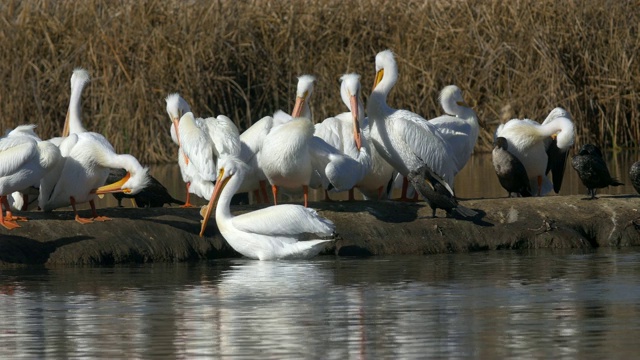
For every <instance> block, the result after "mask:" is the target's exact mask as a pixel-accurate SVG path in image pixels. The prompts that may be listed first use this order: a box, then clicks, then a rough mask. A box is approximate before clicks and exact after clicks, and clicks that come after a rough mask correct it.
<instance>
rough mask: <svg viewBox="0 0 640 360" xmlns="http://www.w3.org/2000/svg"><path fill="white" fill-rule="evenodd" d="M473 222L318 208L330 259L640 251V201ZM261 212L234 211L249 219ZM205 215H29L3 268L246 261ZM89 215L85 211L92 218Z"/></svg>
mask: <svg viewBox="0 0 640 360" xmlns="http://www.w3.org/2000/svg"><path fill="white" fill-rule="evenodd" d="M461 204H463V205H464V206H466V207H469V208H471V209H474V210H476V211H478V213H479V215H478V216H477V217H475V218H473V219H471V220H463V219H455V218H445V217H444V216H445V214H444V212H442V211H440V210H439V211H438V214H437V215H438V216H439V217H438V218H435V219H434V218H431V208H430V207H429V206H427V205H426V204H425V203H424V202H418V203H403V202H396V201H382V202H364V201H357V202H315V203H311V204H310V206H311V207H313V208H315V209H317V210H318V212H319V213H320V214H321V215H322V216H325V217H326V218H328V219H331V220H332V221H333V222H334V223H335V224H336V229H337V236H336V240H335V242H333V243H331V245H328V246H327V250H326V251H325V252H324V255H338V256H371V255H400V254H413V255H415V254H434V253H455V252H469V251H484V250H501V249H535V248H584V249H588V248H597V247H627V246H638V245H640V214H639V213H638V208H640V197H637V196H607V195H603V196H602V197H601V198H600V199H598V200H584V196H548V197H543V198H499V199H473V200H461ZM259 207H261V206H258V205H249V206H234V207H233V208H232V210H233V211H234V213H237V214H239V213H242V212H246V211H251V210H254V209H257V208H259ZM199 210H200V209H199V208H190V209H183V208H178V207H172V208H168V207H165V208H146V209H145V208H139V209H133V208H108V209H101V210H100V214H101V215H105V216H108V217H111V218H112V221H108V222H94V223H92V224H87V225H81V224H79V223H77V222H75V221H74V219H73V213H72V212H70V211H55V212H53V213H48V214H45V213H42V212H27V213H20V214H19V215H26V216H27V217H28V218H29V219H30V220H29V221H28V222H21V223H20V225H21V226H22V227H21V228H19V229H15V230H12V231H8V230H6V229H4V228H0V265H4V266H12V265H20V264H47V265H56V264H92V265H109V264H118V263H143V262H181V261H197V260H204V259H215V258H221V257H239V256H240V255H239V254H238V253H236V252H235V251H234V250H233V249H232V248H231V247H229V245H228V244H227V243H226V242H225V241H224V239H223V238H222V236H221V235H220V234H219V233H218V231H217V228H216V225H215V221H210V222H209V226H208V229H207V231H206V233H205V237H203V238H201V237H199V236H198V233H199V229H200V220H201V217H200V214H199ZM87 212H88V211H84V212H81V213H82V215H83V216H87V215H88V214H86V213H87Z"/></svg>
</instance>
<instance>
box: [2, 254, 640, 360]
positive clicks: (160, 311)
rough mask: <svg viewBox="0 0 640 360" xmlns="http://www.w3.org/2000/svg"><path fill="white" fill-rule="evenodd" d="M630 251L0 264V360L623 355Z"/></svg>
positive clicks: (627, 348) (635, 313) (627, 338)
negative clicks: (37, 265)
mask: <svg viewBox="0 0 640 360" xmlns="http://www.w3.org/2000/svg"><path fill="white" fill-rule="evenodd" d="M639 260H640V253H638V252H634V251H606V250H600V251H597V252H550V251H536V252H530V253H516V252H511V251H508V252H499V251H497V252H491V253H476V254H455V255H447V254H444V255H433V256H428V257H383V258H373V259H338V260H334V259H327V258H322V257H320V258H318V259H316V260H314V261H309V262H259V261H250V260H228V261H226V260H225V261H217V262H215V263H202V264H191V265H189V264H175V265H173V264H172V265H158V264H156V265H144V266H136V267H125V266H123V267H113V268H52V269H46V268H29V269H21V270H11V269H3V270H0V357H1V358H14V357H28V358H44V357H54V358H67V357H97V356H100V357H108V358H121V357H134V358H141V357H161V358H167V357H168V358H193V357H197V356H205V357H227V356H228V357H231V356H233V357H270V358H334V359H337V358H339V359H344V358H423V357H424V356H425V355H426V354H429V355H430V356H433V357H441V356H447V357H481V358H504V357H518V358H521V357H536V358H539V357H553V358H569V359H572V358H583V357H585V356H600V357H601V356H607V357H611V355H612V354H613V355H614V357H626V356H631V355H632V354H635V351H636V346H635V343H636V338H635V336H634V331H635V330H638V327H639V326H640V325H639V324H640V322H639V321H638V319H639V313H640V306H639V305H638V304H637V299H638V297H639V296H640V288H639V287H638V286H637V285H636V283H637V281H636V280H637V274H638V271H639V270H640V261H639Z"/></svg>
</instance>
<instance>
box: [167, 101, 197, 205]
mask: <svg viewBox="0 0 640 360" xmlns="http://www.w3.org/2000/svg"><path fill="white" fill-rule="evenodd" d="M165 102H166V103H167V106H166V110H167V114H169V118H170V119H171V128H170V130H169V132H170V134H171V140H172V141H173V142H174V143H175V144H176V145H178V167H179V168H180V175H182V181H184V183H185V186H186V198H185V202H184V204H183V205H182V207H192V206H193V205H192V204H191V191H190V190H191V182H192V180H193V179H194V178H195V179H196V181H199V178H198V171H197V169H196V168H195V166H194V165H193V164H192V163H190V162H189V159H188V158H187V156H186V155H185V154H184V151H183V150H182V147H181V146H180V139H179V135H178V126H179V125H180V118H182V116H183V115H184V114H186V113H188V112H191V107H189V104H188V103H187V101H186V100H185V99H183V98H182V97H181V96H180V94H178V93H173V94H170V95H169V96H167V98H166V99H165Z"/></svg>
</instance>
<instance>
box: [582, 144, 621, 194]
mask: <svg viewBox="0 0 640 360" xmlns="http://www.w3.org/2000/svg"><path fill="white" fill-rule="evenodd" d="M571 166H573V168H574V169H576V172H577V173H578V176H579V177H580V180H581V181H582V183H583V184H584V186H586V187H587V195H588V196H591V197H590V198H588V200H592V199H597V198H596V191H597V189H601V188H604V187H607V186H619V185H624V184H623V183H621V182H619V181H618V180H616V179H615V178H613V177H611V174H609V169H607V164H606V163H605V161H604V158H603V157H602V152H600V149H598V147H597V146H595V145H592V144H585V145H582V148H580V152H578V155H575V156H574V157H573V158H572V159H571Z"/></svg>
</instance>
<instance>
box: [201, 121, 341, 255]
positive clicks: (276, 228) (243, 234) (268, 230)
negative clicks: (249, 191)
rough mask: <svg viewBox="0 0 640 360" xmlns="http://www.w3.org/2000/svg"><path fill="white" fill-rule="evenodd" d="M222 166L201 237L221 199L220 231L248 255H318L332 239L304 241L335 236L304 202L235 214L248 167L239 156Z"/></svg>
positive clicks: (330, 224) (327, 222)
mask: <svg viewBox="0 0 640 360" xmlns="http://www.w3.org/2000/svg"><path fill="white" fill-rule="evenodd" d="M294 121H296V120H294ZM297 121H300V122H302V121H305V122H308V121H307V120H297ZM218 165H219V170H218V171H219V175H218V178H217V181H216V186H215V190H214V191H213V195H212V196H211V200H210V201H209V205H208V206H207V207H206V210H205V213H204V214H203V216H204V220H203V222H202V228H201V230H200V236H203V235H204V231H205V229H206V227H207V222H208V221H209V218H210V216H211V212H212V210H213V207H214V205H215V203H216V200H217V206H216V223H217V225H218V230H219V231H220V234H222V236H223V237H224V238H225V240H227V242H228V243H229V245H231V247H233V248H234V249H235V250H236V251H237V252H239V253H240V254H242V255H244V256H246V257H249V258H252V259H259V260H275V259H306V258H310V257H312V256H315V255H317V254H318V253H319V252H320V251H322V250H323V249H324V248H325V246H326V243H327V242H330V241H332V240H321V239H314V240H304V239H307V238H309V237H311V238H313V237H316V236H320V237H328V236H332V235H333V233H334V231H335V226H334V224H333V222H331V221H330V220H327V219H325V218H323V217H321V216H319V215H318V213H317V212H316V211H315V210H313V209H309V208H306V207H303V206H300V205H291V204H286V205H274V206H270V207H267V208H264V209H260V210H256V211H252V212H249V213H245V214H242V215H238V216H233V215H231V210H230V208H229V205H230V203H231V197H232V196H233V194H235V192H236V191H237V190H238V189H239V188H240V186H241V185H242V181H243V177H244V176H246V173H247V171H248V168H247V165H246V164H244V163H243V162H242V161H241V160H240V159H237V158H235V157H224V158H222V159H221V160H220V162H219V164H218ZM314 235H315V236H314Z"/></svg>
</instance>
